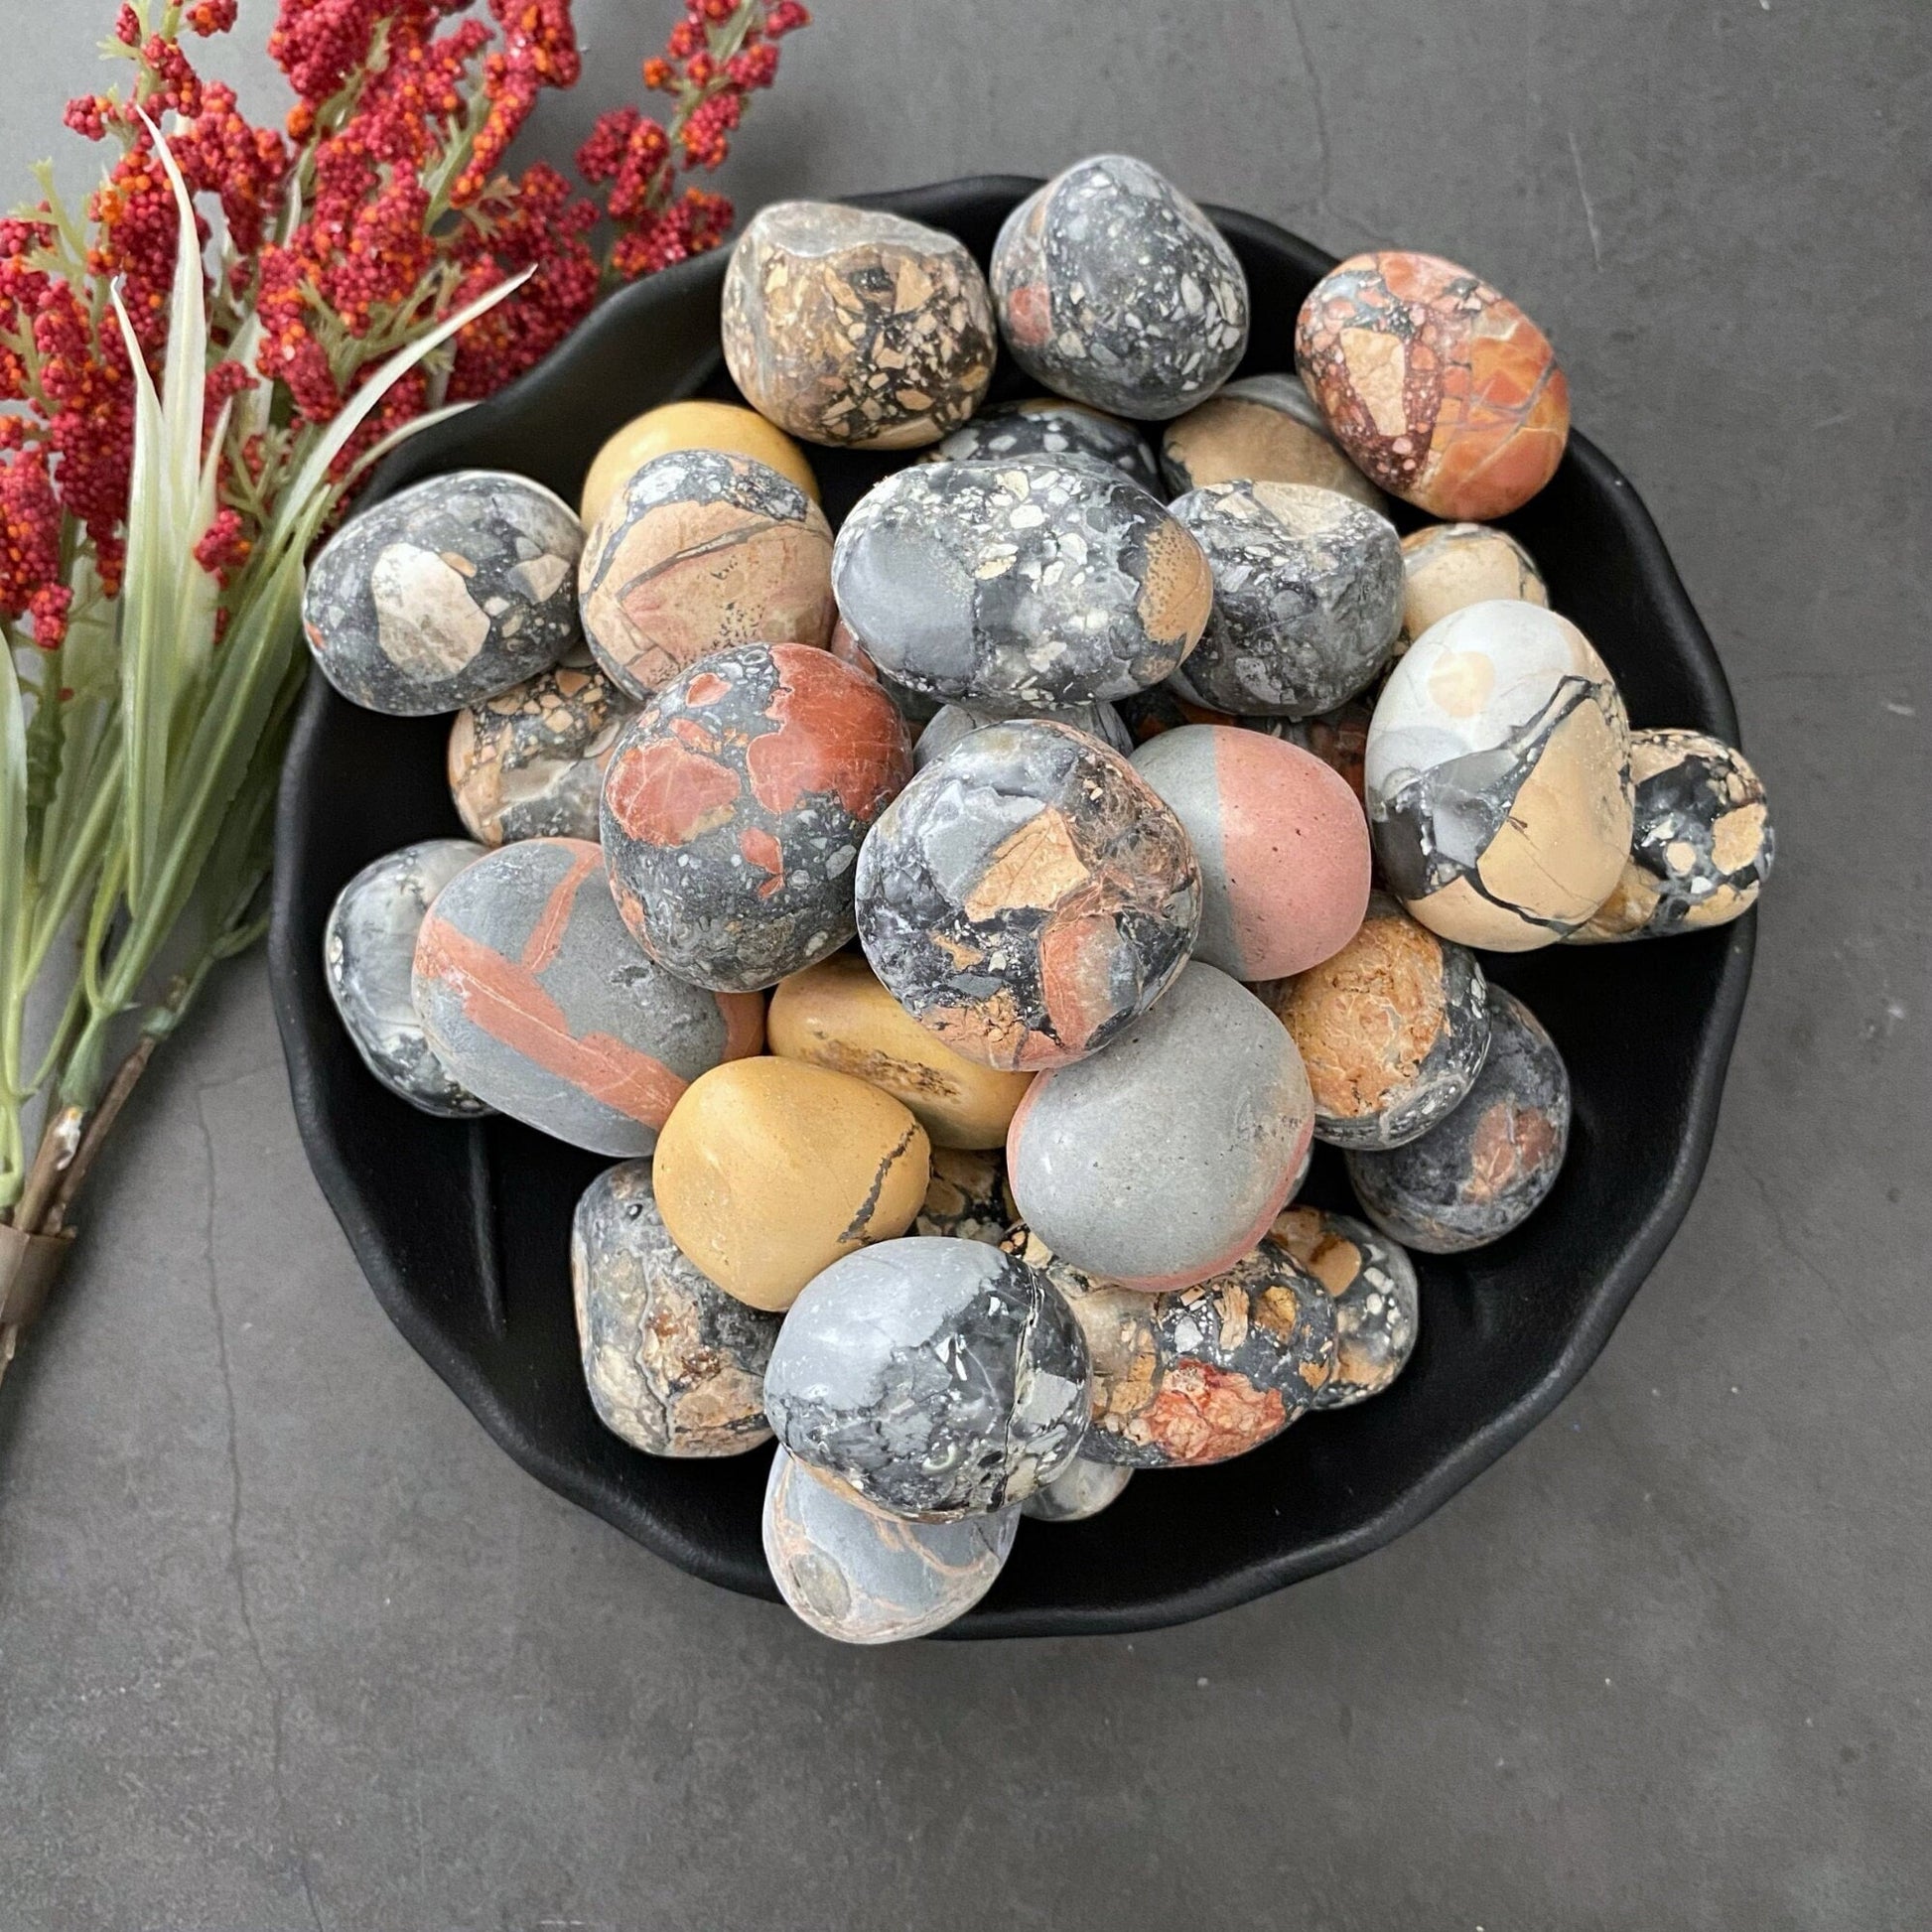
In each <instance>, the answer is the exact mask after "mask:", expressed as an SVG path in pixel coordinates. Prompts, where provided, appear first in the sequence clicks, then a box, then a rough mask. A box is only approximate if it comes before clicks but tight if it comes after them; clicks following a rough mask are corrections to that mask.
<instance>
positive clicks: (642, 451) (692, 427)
mask: <svg viewBox="0 0 1932 1932" xmlns="http://www.w3.org/2000/svg"><path fill="white" fill-rule="evenodd" d="M672 450H723V451H725V452H727V453H728V454H729V455H732V456H749V457H756V458H757V459H758V461H759V462H760V463H762V464H765V465H767V466H768V467H769V468H771V469H773V470H775V471H777V473H778V475H779V476H781V477H783V478H784V479H785V481H786V482H787V483H796V484H797V485H798V487H799V488H800V489H802V490H803V491H804V492H805V494H806V495H807V496H809V497H810V498H811V499H812V501H813V502H814V503H815V502H817V501H818V479H817V478H816V477H814V476H813V475H812V466H811V465H810V464H809V463H807V462H806V461H805V453H804V451H803V450H801V449H800V448H799V447H798V445H797V444H796V443H794V442H793V441H792V440H791V438H790V437H788V436H787V435H786V434H785V433H784V431H783V430H781V429H779V428H778V427H777V425H776V424H775V423H768V422H766V421H765V420H764V418H763V417H762V416H760V415H759V413H758V411H757V410H756V409H746V408H744V407H743V406H742V405H741V404H739V403H735V402H712V401H709V400H707V399H706V398H705V397H702V396H698V397H693V398H692V399H691V400H689V401H687V402H667V403H661V404H660V405H659V406H658V407H657V408H655V409H646V410H645V411H644V413H643V414H642V415H641V416H633V417H631V419H630V420H629V422H627V423H625V424H624V426H623V427H622V428H621V430H618V431H617V432H616V433H615V434H614V435H612V436H610V437H608V438H607V439H606V440H605V443H604V446H603V448H602V449H600V450H599V451H598V453H597V455H596V456H595V457H593V458H592V459H591V467H590V470H589V472H588V473H587V474H586V475H585V478H584V488H583V491H582V493H581V495H580V496H579V497H578V502H577V513H578V514H579V515H580V516H581V517H582V518H583V519H584V523H585V526H586V527H587V528H588V527H589V526H590V525H591V524H593V523H595V522H596V521H597V519H598V518H599V517H600V516H602V515H603V514H604V510H605V507H606V505H608V504H609V502H610V500H611V498H612V497H613V496H615V495H616V494H617V493H618V491H619V490H620V489H621V487H622V486H623V484H624V483H627V482H628V481H629V480H630V478H631V477H633V476H635V475H636V473H637V472H638V471H639V470H641V469H642V468H643V467H644V465H645V464H647V463H649V462H651V461H652V460H653V459H654V458H656V457H660V456H664V455H666V454H668V453H669V452H670V451H672Z"/></svg>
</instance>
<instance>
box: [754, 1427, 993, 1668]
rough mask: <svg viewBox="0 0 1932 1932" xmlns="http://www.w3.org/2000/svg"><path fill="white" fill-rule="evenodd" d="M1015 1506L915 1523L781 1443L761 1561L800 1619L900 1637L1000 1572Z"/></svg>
mask: <svg viewBox="0 0 1932 1932" xmlns="http://www.w3.org/2000/svg"><path fill="white" fill-rule="evenodd" d="M1019 1527H1020V1512H1019V1511H1018V1510H1017V1509H1003V1510H999V1511H998V1512H996V1513H995V1514H993V1515H991V1516H968V1517H964V1518H962V1519H961V1520H959V1521H958V1522H951V1523H913V1522H908V1521H907V1520H906V1519H905V1518H904V1517H902V1516H894V1515H892V1514H891V1513H890V1512H889V1511H887V1510H883V1509H880V1508H877V1507H876V1506H875V1505H873V1504H872V1503H869V1502H867V1501H866V1500H865V1498H864V1497H863V1496H860V1495H858V1494H857V1493H856V1492H855V1491H854V1490H852V1489H851V1488H850V1487H849V1486H848V1485H847V1484H845V1483H843V1482H840V1481H839V1480H838V1478H837V1477H836V1476H829V1475H826V1474H825V1473H824V1472H823V1471H822V1470H819V1469H814V1468H812V1467H810V1466H809V1464H807V1463H804V1462H801V1461H799V1460H798V1458H797V1457H796V1456H795V1455H791V1454H788V1453H787V1452H786V1451H785V1450H784V1449H779V1450H778V1452H777V1454H776V1455H774V1456H773V1457H772V1459H771V1473H770V1476H769V1477H768V1478H767V1479H766V1482H765V1487H764V1514H763V1538H764V1560H765V1562H766V1564H767V1565H769V1566H770V1570H771V1578H772V1581H773V1582H774V1583H775V1584H776V1585H777V1586H778V1594H779V1595H780V1596H782V1597H783V1598H784V1599H785V1602H786V1604H787V1605H788V1606H789V1608H790V1609H791V1610H792V1611H793V1613H794V1614H795V1615H797V1616H798V1617H799V1618H800V1620H801V1621H803V1622H805V1623H807V1624H809V1625H810V1626H811V1628H812V1629H814V1630H816V1631H817V1632H818V1634H819V1635H820V1636H822V1637H831V1638H834V1639H835V1640H836V1641H838V1642H839V1643H862V1644H875V1643H903V1642H905V1641H906V1640H907V1639H908V1638H911V1637H924V1636H929V1635H931V1633H932V1632H933V1631H934V1630H943V1629H944V1628H945V1626H946V1625H947V1624H948V1623H951V1622H953V1621H954V1620H955V1619H956V1618H958V1617H961V1616H963V1615H965V1613H966V1612H967V1611H968V1610H970V1609H971V1608H972V1607H973V1605H974V1604H975V1603H977V1602H978V1601H979V1600H980V1598H981V1597H982V1596H984V1595H985V1594H986V1592H987V1591H988V1590H989V1589H991V1588H992V1587H993V1586H994V1584H995V1583H996V1582H997V1581H998V1580H999V1575H1000V1572H1001V1570H1002V1569H1004V1568H1005V1566H1006V1560H1007V1557H1008V1554H1009V1553H1010V1552H1011V1551H1012V1549H1013V1539H1014V1536H1015V1534H1016V1533H1017V1531H1018V1530H1019Z"/></svg>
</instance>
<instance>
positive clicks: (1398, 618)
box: [1172, 482, 1403, 718]
mask: <svg viewBox="0 0 1932 1932" xmlns="http://www.w3.org/2000/svg"><path fill="white" fill-rule="evenodd" d="M1172 508H1173V513H1174V515H1175V516H1176V517H1177V518H1179V520H1180V521H1181V522H1182V523H1183V524H1184V525H1185V526H1186V527H1187V529H1188V530H1190V531H1191V532H1192V533H1193V535H1194V538H1195V540H1196V541H1197V542H1198V543H1199V544H1200V546H1201V548H1202V550H1204V551H1205V552H1206V553H1207V561H1208V564H1209V567H1210V568H1211V569H1212V571H1213V573H1214V611H1213V615H1212V616H1211V617H1210V618H1209V619H1208V621H1207V629H1206V632H1205V634H1204V635H1203V636H1202V638H1201V640H1200V643H1199V644H1198V645H1197V646H1196V647H1195V649H1194V651H1193V653H1192V654H1191V655H1190V656H1189V657H1188V659H1187V660H1186V662H1185V663H1184V664H1182V665H1181V666H1180V667H1179V668H1178V669H1177V670H1176V671H1175V673H1174V675H1173V684H1174V688H1175V689H1176V690H1177V691H1179V692H1180V694H1181V695H1182V696H1183V697H1187V698H1191V699H1193V700H1194V702H1195V703H1196V704H1203V705H1207V706H1210V707H1211V708H1213V709H1214V710H1216V711H1228V712H1235V713H1239V714H1255V715H1262V716H1268V717H1288V718H1307V717H1311V716H1312V715H1313V714H1314V713H1316V712H1321V711H1333V710H1334V709H1335V708H1336V707H1337V706H1338V705H1340V704H1343V703H1345V702H1346V701H1347V700H1348V699H1349V698H1352V697H1353V696H1354V695H1355V694H1356V692H1358V691H1361V690H1363V689H1365V688H1366V687H1367V686H1368V685H1369V684H1371V683H1373V682H1374V679H1375V675H1376V673H1377V672H1378V671H1380V670H1381V668H1382V666H1383V665H1384V664H1385V663H1387V661H1388V657H1389V652H1390V650H1391V649H1392V648H1393V646H1394V644H1395V640H1396V634H1397V632H1398V631H1400V630H1401V628H1402V590H1403V577H1402V541H1401V539H1400V538H1399V537H1398V536H1397V535H1396V533H1395V525H1394V524H1393V523H1391V522H1390V521H1389V520H1388V518H1387V517H1385V516H1381V515H1378V514H1377V513H1376V512H1375V511H1374V510H1372V509H1369V508H1367V507H1366V506H1365V505H1363V504H1361V503H1358V502H1355V501H1353V500H1352V499H1351V498H1349V497H1346V496H1342V495H1340V494H1338V493H1337V492H1336V491H1334V490H1332V489H1316V488H1313V487H1311V486H1310V485H1309V484H1306V483H1242V482H1236V483H1209V484H1208V485H1207V486H1206V487H1205V488H1202V489H1194V490H1189V491H1188V492H1187V494H1186V495H1184V496H1180V497H1177V498H1175V500H1174V502H1173V505H1172Z"/></svg>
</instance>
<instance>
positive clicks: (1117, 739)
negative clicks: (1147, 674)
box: [912, 703, 1134, 771]
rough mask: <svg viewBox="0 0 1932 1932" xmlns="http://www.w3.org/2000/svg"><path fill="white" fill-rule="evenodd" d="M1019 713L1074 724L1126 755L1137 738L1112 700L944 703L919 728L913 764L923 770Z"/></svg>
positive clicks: (917, 768) (1007, 721) (1078, 730)
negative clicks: (1002, 705) (1032, 704)
mask: <svg viewBox="0 0 1932 1932" xmlns="http://www.w3.org/2000/svg"><path fill="white" fill-rule="evenodd" d="M1016 716H1021V717H1031V718H1050V719H1052V720H1053V722H1054V723H1055V724H1060V725H1068V726H1071V727H1072V729H1073V730H1074V731H1076V732H1085V733H1086V735H1087V736H1088V737H1089V738H1097V739H1099V741H1100V742H1101V744H1103V745H1111V746H1112V747H1113V749H1114V750H1115V751H1116V752H1119V753H1120V754H1121V755H1122V756H1123V757H1125V756H1126V755H1127V754H1128V753H1130V752H1132V751H1133V749H1134V741H1133V740H1132V739H1131V738H1130V737H1128V735H1127V727H1126V726H1125V725H1123V724H1122V723H1121V721H1120V713H1119V712H1117V711H1116V710H1115V709H1114V708H1113V706H1112V705H1110V704H1099V703H1096V704H1062V705H1055V706H1053V708H1052V709H1051V710H1050V711H1034V712H1023V713H1014V712H1010V711H999V710H989V709H987V708H986V707H984V706H982V705H964V704H948V705H941V706H940V707H939V709H938V711H936V712H935V713H934V714H933V717H932V722H931V723H930V724H928V725H927V726H926V728H925V729H924V730H923V731H922V732H920V734H919V736H918V740H917V742H916V743H915V744H914V745H913V747H912V764H913V767H914V768H915V769H916V770H919V771H923V770H924V769H925V768H926V766H927V765H928V764H930V763H931V762H932V761H933V759H941V758H944V757H945V755H946V754H947V753H948V752H950V751H951V750H952V748H953V747H954V746H955V745H957V744H958V743H959V741H960V740H961V739H962V738H970V737H972V735H973V734H974V733H975V732H976V731H984V730H985V729H986V727H987V726H988V725H1004V724H1007V723H1009V722H1011V720H1012V719H1013V718H1014V717H1016Z"/></svg>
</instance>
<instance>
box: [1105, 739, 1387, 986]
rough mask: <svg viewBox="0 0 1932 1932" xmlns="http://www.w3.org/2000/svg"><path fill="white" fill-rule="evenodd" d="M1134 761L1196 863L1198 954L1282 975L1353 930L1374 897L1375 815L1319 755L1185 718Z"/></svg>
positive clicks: (1239, 973) (1260, 974)
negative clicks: (1370, 816) (1371, 825)
mask: <svg viewBox="0 0 1932 1932" xmlns="http://www.w3.org/2000/svg"><path fill="white" fill-rule="evenodd" d="M1134 769H1135V770H1136V771H1138V772H1139V773H1140V774H1141V776H1142V777H1144V778H1145V779H1146V780H1147V781H1148V783H1149V784H1151V785H1152V786H1153V787H1154V789H1155V790H1156V791H1158V792H1159V793H1160V794H1161V796H1162V797H1163V798H1164V799H1165V800H1166V801H1167V803H1168V805H1169V806H1170V808H1171V809H1172V810H1173V814H1174V816H1175V817H1176V818H1178V819H1179V820H1180V822H1181V824H1182V825H1183V826H1184V827H1185V828H1186V831H1187V838H1188V842H1189V843H1190V844H1191V845H1192V846H1193V848H1194V857H1195V858H1196V859H1197V860H1198V861H1199V862H1200V873H1201V922H1200V936H1199V937H1198V938H1197V939H1196V940H1195V942H1194V957H1195V958H1196V959H1197V960H1204V961H1205V962H1206V963H1207V964H1208V965H1210V966H1218V967H1219V968H1220V969H1221V970H1222V971H1223V972H1224V973H1231V974H1233V976H1234V977H1235V978H1236V979H1238V980H1269V979H1276V978H1279V977H1281V976H1283V975H1285V974H1289V973H1300V972H1303V971H1305V970H1306V969H1307V968H1309V967H1311V966H1313V965H1316V964H1318V963H1319V962H1320V961H1321V960H1324V959H1326V958H1328V957H1329V956H1330V955H1331V954H1333V953H1336V952H1339V951H1340V950H1341V948H1342V947H1343V946H1345V945H1346V944H1347V943H1348V941H1349V940H1350V939H1351V938H1352V937H1353V936H1354V934H1355V930H1356V928H1357V927H1358V926H1359V925H1360V924H1361V922H1362V913H1363V911H1364V910H1365V909H1366V907H1367V905H1368V889H1369V867H1370V861H1369V848H1368V822H1367V820H1366V819H1364V818H1363V816H1362V808H1361V806H1360V805H1359V804H1358V803H1357V802H1356V799H1355V795H1354V793H1353V792H1351V791H1350V790H1349V789H1348V783H1347V780H1346V779H1344V778H1342V777H1341V776H1340V775H1339V774H1338V773H1337V772H1335V771H1334V770H1332V769H1330V767H1329V766H1328V765H1326V764H1324V763H1323V762H1322V761H1321V759H1318V758H1316V757H1315V756H1314V754H1313V753H1311V752H1305V751H1303V750H1302V748H1301V747H1300V746H1298V745H1289V744H1285V743H1283V742H1282V741H1281V740H1280V739H1277V738H1272V737H1267V736H1264V735H1263V734H1262V733H1259V732H1252V731H1242V730H1240V729H1239V728H1237V727H1235V726H1232V725H1182V726H1180V727H1179V728H1178V729H1176V730H1173V731H1168V732H1163V733H1161V735H1160V736H1159V737H1157V738H1151V739H1149V740H1148V742H1147V743H1146V744H1145V745H1143V746H1142V747H1141V748H1140V749H1139V750H1138V751H1137V752H1136V753H1135V754H1134Z"/></svg>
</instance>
